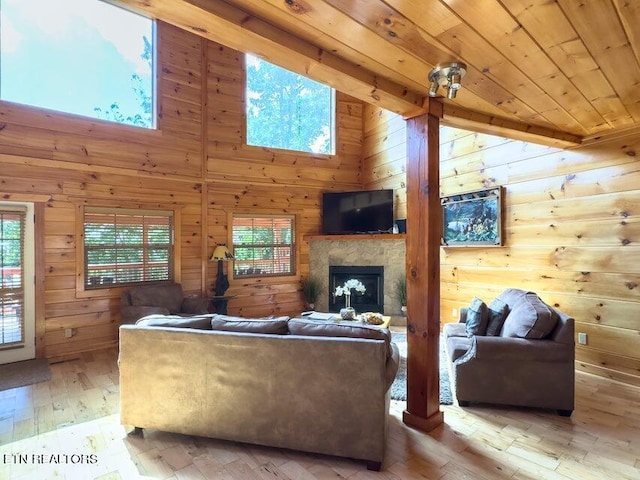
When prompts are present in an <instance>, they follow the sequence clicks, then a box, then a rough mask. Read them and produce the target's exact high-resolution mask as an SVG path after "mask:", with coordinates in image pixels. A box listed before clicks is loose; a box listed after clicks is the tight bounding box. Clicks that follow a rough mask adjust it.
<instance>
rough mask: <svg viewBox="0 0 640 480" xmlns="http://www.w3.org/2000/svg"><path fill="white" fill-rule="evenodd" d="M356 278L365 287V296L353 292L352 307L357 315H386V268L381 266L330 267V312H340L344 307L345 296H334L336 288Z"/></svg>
mask: <svg viewBox="0 0 640 480" xmlns="http://www.w3.org/2000/svg"><path fill="white" fill-rule="evenodd" d="M352 278H355V279H356V280H360V282H362V284H363V285H364V286H365V288H366V291H365V292H364V294H360V293H357V292H355V291H353V293H352V295H351V306H352V307H353V308H355V310H356V312H357V313H362V312H379V313H384V267H381V266H373V267H370V266H350V267H347V266H329V292H330V293H329V311H330V312H339V311H340V309H341V308H342V307H344V296H341V297H336V296H334V295H333V292H335V290H336V287H337V286H339V285H343V284H344V282H346V281H347V280H350V279H352Z"/></svg>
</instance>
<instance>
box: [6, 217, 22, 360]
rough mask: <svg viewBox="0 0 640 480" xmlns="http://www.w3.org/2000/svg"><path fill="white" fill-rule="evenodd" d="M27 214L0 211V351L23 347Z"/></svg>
mask: <svg viewBox="0 0 640 480" xmlns="http://www.w3.org/2000/svg"><path fill="white" fill-rule="evenodd" d="M26 215H27V211H26V208H25V209H22V208H19V209H8V210H7V209H5V207H1V209H0V269H1V272H2V283H1V284H0V311H1V313H2V317H1V318H2V329H1V333H0V349H2V348H12V347H17V346H21V345H23V344H24V336H25V335H24V328H25V325H24V315H23V311H24V308H23V307H24V271H23V266H24V229H25V219H26Z"/></svg>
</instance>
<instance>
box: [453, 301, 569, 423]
mask: <svg viewBox="0 0 640 480" xmlns="http://www.w3.org/2000/svg"><path fill="white" fill-rule="evenodd" d="M481 303H482V302H481V301H480V302H479V301H478V299H474V302H472V304H471V305H470V308H469V309H467V308H464V309H461V311H460V321H459V323H449V324H445V326H444V328H443V336H444V342H445V350H446V352H447V360H448V361H449V371H450V378H451V387H452V390H453V393H454V395H455V396H456V398H457V400H458V403H459V404H460V405H461V406H467V405H469V403H471V402H479V403H494V404H504V405H517V406H526V407H539V408H550V409H556V410H557V411H558V413H559V414H560V415H563V416H570V415H571V413H572V412H573V409H574V403H575V398H574V392H575V344H574V319H573V318H571V317H569V316H568V315H566V314H564V313H563V312H561V311H559V310H556V309H555V308H553V307H551V306H549V305H547V304H545V303H544V302H543V301H542V300H541V299H540V298H539V297H538V296H537V295H536V294H535V293H533V292H527V291H524V290H519V289H507V290H505V291H504V292H503V293H502V294H501V295H500V296H499V297H498V298H497V299H496V300H494V302H492V303H491V304H490V305H491V306H493V307H494V308H493V309H491V308H486V315H487V318H486V319H485V318H484V317H483V314H484V313H485V312H484V311H483V308H482V307H481V305H480V304H481ZM502 304H505V305H506V308H505V309H503V311H502V312H499V311H498V310H499V308H496V305H502ZM500 314H502V316H503V318H502V319H500ZM505 315H506V316H505ZM496 318H497V321H498V326H499V328H498V329H497V330H495V328H496V323H495V321H496ZM469 319H473V320H471V321H476V320H478V321H477V323H475V324H474V325H473V326H471V325H468V322H469V321H470V320H469ZM502 320H503V323H502V324H501V325H499V324H500V322H501V321H502ZM492 321H493V322H494V324H493V327H494V330H495V334H494V335H487V334H486V332H484V331H483V328H485V329H486V328H489V329H490V328H491V326H492V325H491V323H492ZM478 330H480V331H478Z"/></svg>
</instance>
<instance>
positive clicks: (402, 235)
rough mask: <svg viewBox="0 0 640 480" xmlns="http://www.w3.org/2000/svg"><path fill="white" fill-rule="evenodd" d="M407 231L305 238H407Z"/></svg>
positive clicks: (310, 237) (309, 236) (308, 236)
mask: <svg viewBox="0 0 640 480" xmlns="http://www.w3.org/2000/svg"><path fill="white" fill-rule="evenodd" d="M406 238H407V235H406V234H405V233H357V234H353V235H305V236H304V239H305V240H307V241H311V240H405V239H406Z"/></svg>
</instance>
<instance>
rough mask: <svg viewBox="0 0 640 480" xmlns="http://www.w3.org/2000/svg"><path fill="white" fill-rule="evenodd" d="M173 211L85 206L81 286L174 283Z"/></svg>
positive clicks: (91, 287)
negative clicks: (82, 282)
mask: <svg viewBox="0 0 640 480" xmlns="http://www.w3.org/2000/svg"><path fill="white" fill-rule="evenodd" d="M173 237H174V229H173V212H170V211H155V210H149V211H146V210H145V211H141V210H127V209H107V208H91V207H87V208H85V211H84V286H85V288H86V289H94V288H108V287H110V286H112V285H114V284H116V285H127V284H136V283H143V282H160V281H166V280H173V257H174V253H173V244H174V241H173Z"/></svg>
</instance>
